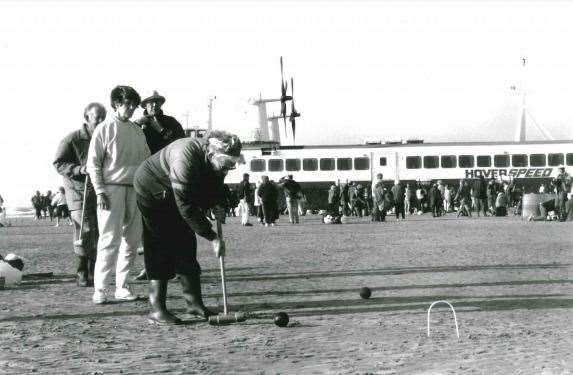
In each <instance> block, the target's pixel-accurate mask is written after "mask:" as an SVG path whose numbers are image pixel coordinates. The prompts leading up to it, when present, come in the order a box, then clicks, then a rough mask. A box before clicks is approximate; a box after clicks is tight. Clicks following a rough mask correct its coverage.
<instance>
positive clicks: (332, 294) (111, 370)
mask: <svg viewBox="0 0 573 375" xmlns="http://www.w3.org/2000/svg"><path fill="white" fill-rule="evenodd" d="M13 224H15V226H13V227H10V228H0V253H1V254H4V255H5V254H7V253H9V252H15V253H17V254H19V255H21V256H22V257H24V258H25V259H26V268H25V269H24V271H25V272H26V273H28V274H30V273H44V272H53V277H28V278H26V279H25V280H24V281H23V282H22V284H20V285H18V286H13V287H7V288H6V289H4V290H0V373H2V374H4V373H5V374H20V373H46V374H117V373H122V374H152V373H153V374H155V373H174V374H193V373H197V374H232V373H245V374H278V373H283V374H324V373H334V374H395V373H397V374H417V373H420V374H422V373H423V374H434V373H435V374H568V373H571V371H573V370H572V369H573V354H572V349H573V332H572V331H573V328H572V323H573V285H572V283H573V277H572V275H573V273H572V271H573V253H572V247H573V246H572V245H573V234H572V229H573V227H572V226H571V222H567V223H554V222H553V223H543V222H536V223H528V222H523V221H521V220H520V219H519V218H514V217H507V218H480V219H468V218H461V219H455V217H454V216H453V215H451V214H450V215H449V216H447V217H443V218H438V219H432V218H431V217H428V216H427V215H425V216H420V217H418V216H416V217H413V216H410V217H408V218H407V220H406V221H405V222H395V221H393V219H392V220H391V221H389V222H387V223H377V224H374V223H370V222H369V221H368V220H366V219H351V222H350V223H349V224H342V225H325V224H321V222H320V217H319V216H310V217H304V218H303V219H302V224H301V225H298V226H292V225H289V224H285V218H284V216H283V217H281V220H280V221H279V225H278V226H277V227H274V228H265V227H261V226H254V227H250V228H249V227H242V226H241V225H240V224H239V223H238V220H237V219H236V218H232V219H230V220H229V221H228V223H227V224H226V225H225V226H224V230H225V235H226V237H227V247H228V256H227V258H226V264H227V273H228V291H229V293H230V296H229V302H230V304H231V307H232V309H233V310H238V311H244V312H249V313H251V314H252V318H251V319H249V320H248V321H246V322H244V323H241V324H235V325H230V326H225V327H212V326H209V325H208V324H207V323H205V322H201V321H199V320H197V319H194V318H192V317H190V316H186V315H184V314H183V311H184V302H183V300H182V299H181V297H180V293H179V292H180V287H179V285H178V283H176V282H171V283H170V285H169V298H168V302H167V303H168V307H170V308H171V309H172V310H173V311H174V312H176V313H177V314H179V315H180V316H181V317H182V318H185V319H186V324H185V325H183V326H174V327H157V326H151V325H149V324H148V323H147V319H146V318H145V315H146V313H147V301H146V300H144V299H142V300H139V301H135V302H129V303H110V304H106V305H101V306H96V305H93V304H92V303H91V294H92V289H91V288H79V287H77V286H76V285H75V278H74V275H73V273H74V262H75V259H74V256H73V253H72V250H71V242H72V240H71V228H70V227H59V228H54V227H52V226H49V222H48V223H46V222H40V223H38V222H35V221H33V220H31V219H17V220H15V221H14V222H13ZM199 261H200V263H201V264H202V267H203V270H204V273H203V292H204V295H205V299H206V303H207V305H208V306H210V307H213V308H219V309H221V308H222V307H221V305H222V302H221V290H220V279H219V270H218V262H217V259H216V258H215V257H214V256H213V255H212V253H211V250H210V245H209V244H208V243H207V242H205V241H203V240H200V241H199ZM141 265H142V257H141V256H139V257H138V259H137V262H136V267H135V271H138V270H139V269H140V267H141ZM362 286H368V287H370V288H371V289H372V292H373V294H372V297H371V298H370V299H368V300H364V299H361V298H360V296H359V294H358V293H359V290H360V288H361V287H362ZM133 287H134V290H135V291H136V292H137V293H139V294H141V295H142V296H144V295H145V294H146V283H145V282H135V283H133ZM437 300H447V301H449V302H451V303H452V304H453V305H454V307H455V309H456V313H457V318H458V322H459V331H460V339H459V340H458V339H457V338H456V335H455V326H454V320H453V317H452V314H451V312H449V310H448V309H447V307H445V306H436V307H435V308H434V310H433V312H432V316H431V322H432V327H431V328H432V334H431V337H430V338H428V337H427V336H426V312H427V309H428V307H429V305H430V304H431V303H432V302H433V301H437ZM277 311H285V312H287V313H288V314H289V315H290V323H289V325H288V326H287V327H286V328H279V327H277V326H275V325H274V324H273V322H272V319H271V318H272V314H273V313H274V312H277Z"/></svg>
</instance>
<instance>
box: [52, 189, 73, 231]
mask: <svg viewBox="0 0 573 375" xmlns="http://www.w3.org/2000/svg"><path fill="white" fill-rule="evenodd" d="M51 205H52V206H53V207H54V208H55V210H54V211H55V214H56V225H55V226H56V227H59V226H60V219H66V218H67V219H68V220H69V222H68V225H74V224H73V223H72V219H71V218H70V210H69V209H68V203H67V202H66V189H64V187H63V186H60V188H59V189H58V192H57V193H56V194H55V195H54V197H53V198H52V202H51Z"/></svg>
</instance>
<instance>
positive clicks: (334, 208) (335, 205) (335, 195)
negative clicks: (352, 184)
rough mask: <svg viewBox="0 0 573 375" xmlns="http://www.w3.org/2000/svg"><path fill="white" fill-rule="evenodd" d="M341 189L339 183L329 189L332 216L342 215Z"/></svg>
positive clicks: (329, 205)
mask: <svg viewBox="0 0 573 375" xmlns="http://www.w3.org/2000/svg"><path fill="white" fill-rule="evenodd" d="M339 206H340V187H339V183H338V181H337V182H335V183H334V184H332V185H331V186H330V188H329V189H328V211H329V213H330V214H331V215H332V216H338V215H340V207H339Z"/></svg>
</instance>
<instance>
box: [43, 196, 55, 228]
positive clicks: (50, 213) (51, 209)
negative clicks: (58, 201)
mask: <svg viewBox="0 0 573 375" xmlns="http://www.w3.org/2000/svg"><path fill="white" fill-rule="evenodd" d="M53 198H54V195H53V194H52V191H51V190H48V191H47V192H46V203H44V204H45V207H46V209H47V211H48V216H49V217H50V221H52V220H53V219H54V206H52V204H51V202H52V199H53Z"/></svg>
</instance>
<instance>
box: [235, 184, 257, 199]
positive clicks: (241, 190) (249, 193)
mask: <svg viewBox="0 0 573 375" xmlns="http://www.w3.org/2000/svg"><path fill="white" fill-rule="evenodd" d="M237 197H238V198H239V199H244V200H245V201H246V202H247V203H253V198H254V195H253V186H252V185H251V183H250V182H249V181H245V180H242V181H241V182H239V185H238V186H237Z"/></svg>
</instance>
